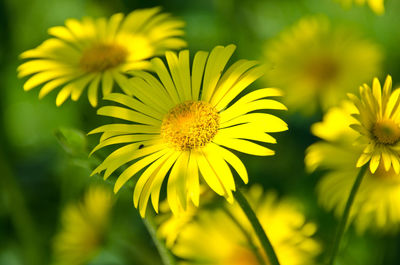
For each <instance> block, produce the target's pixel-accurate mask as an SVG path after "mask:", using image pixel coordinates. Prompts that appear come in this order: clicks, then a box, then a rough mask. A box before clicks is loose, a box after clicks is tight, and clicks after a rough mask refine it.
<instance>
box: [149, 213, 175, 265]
mask: <svg viewBox="0 0 400 265" xmlns="http://www.w3.org/2000/svg"><path fill="white" fill-rule="evenodd" d="M143 223H144V225H145V226H146V228H147V230H148V231H149V233H150V236H151V238H152V239H153V242H154V244H155V245H156V247H157V250H158V253H160V257H161V260H162V262H163V263H164V265H176V261H175V257H174V256H173V255H172V253H171V251H169V249H168V248H167V247H166V246H165V243H164V242H163V241H161V240H160V239H159V238H158V237H157V232H156V225H155V223H154V220H153V218H152V217H151V216H147V217H146V218H144V219H143Z"/></svg>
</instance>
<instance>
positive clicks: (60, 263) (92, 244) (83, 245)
mask: <svg viewBox="0 0 400 265" xmlns="http://www.w3.org/2000/svg"><path fill="white" fill-rule="evenodd" d="M111 207H112V192H111V191H110V190H109V189H107V188H105V187H103V186H99V185H98V186H91V187H90V188H89V190H88V191H87V192H86V193H85V195H84V198H83V201H82V202H80V203H76V204H71V205H68V206H67V207H66V208H65V209H64V211H63V212H62V221H61V224H62V227H61V231H60V232H59V233H58V234H57V235H56V237H55V238H54V244H53V255H54V262H53V264H56V265H64V264H65V265H67V264H68V265H79V264H86V262H88V261H89V260H90V259H91V258H93V257H94V255H95V254H96V253H97V252H98V250H99V249H100V247H101V246H102V244H103V241H104V238H105V234H106V230H107V227H108V223H109V218H110V211H111Z"/></svg>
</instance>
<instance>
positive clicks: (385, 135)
mask: <svg viewBox="0 0 400 265" xmlns="http://www.w3.org/2000/svg"><path fill="white" fill-rule="evenodd" d="M372 133H373V135H374V136H375V138H376V141H377V142H378V143H380V144H388V145H392V144H395V143H397V142H398V141H399V140H400V127H399V125H398V124H397V123H395V122H394V121H392V120H381V121H377V122H376V123H375V125H374V127H373V129H372Z"/></svg>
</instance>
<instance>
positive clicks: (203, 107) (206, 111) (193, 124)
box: [161, 101, 219, 151]
mask: <svg viewBox="0 0 400 265" xmlns="http://www.w3.org/2000/svg"><path fill="white" fill-rule="evenodd" d="M218 128H219V114H218V112H217V110H216V109H215V108H214V107H213V106H211V105H210V104H209V103H207V102H204V101H186V102H183V103H181V104H179V105H177V106H175V107H174V108H172V109H171V110H170V111H169V112H168V114H167V115H166V116H165V117H164V120H163V122H162V125H161V136H162V137H163V139H164V140H165V141H166V142H167V143H169V144H170V145H171V146H173V147H174V148H175V149H177V150H180V151H188V150H192V149H197V148H200V147H204V146H205V145H206V144H208V143H209V142H211V140H212V139H213V138H214V136H215V135H216V134H217V132H218Z"/></svg>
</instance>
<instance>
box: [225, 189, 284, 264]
mask: <svg viewBox="0 0 400 265" xmlns="http://www.w3.org/2000/svg"><path fill="white" fill-rule="evenodd" d="M233 196H234V197H235V199H236V201H237V202H238V204H239V206H240V208H242V210H243V212H244V214H245V215H246V216H247V218H248V219H249V222H250V224H251V225H252V226H253V229H254V232H255V233H256V235H257V237H258V239H259V240H260V243H261V245H262V247H263V248H264V250H265V253H266V254H267V257H268V260H269V262H270V264H271V265H279V261H278V257H277V256H276V254H275V251H274V248H273V247H272V244H271V241H269V239H268V237H267V234H266V233H265V231H264V229H263V228H262V226H261V224H260V221H259V220H258V218H257V216H256V214H255V213H254V211H253V209H252V208H251V206H250V204H249V202H248V201H247V200H246V198H245V197H244V195H243V194H242V192H241V191H240V190H239V189H238V190H237V191H236V192H235V193H234V195H233Z"/></svg>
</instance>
